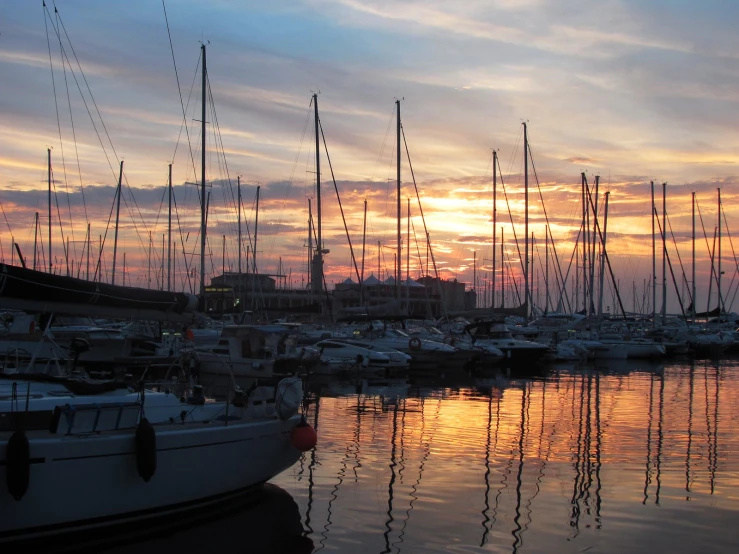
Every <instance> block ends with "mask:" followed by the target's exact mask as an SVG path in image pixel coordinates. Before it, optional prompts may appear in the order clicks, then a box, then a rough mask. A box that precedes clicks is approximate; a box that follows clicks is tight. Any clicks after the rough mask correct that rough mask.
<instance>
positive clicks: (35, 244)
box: [33, 212, 90, 278]
mask: <svg viewBox="0 0 739 554" xmlns="http://www.w3.org/2000/svg"><path fill="white" fill-rule="evenodd" d="M87 226H88V230H89V227H90V224H89V223H88V224H87ZM37 251H38V212H36V217H35V221H34V225H33V270H34V271H36V252H37ZM88 273H89V271H88ZM88 278H89V277H88Z"/></svg>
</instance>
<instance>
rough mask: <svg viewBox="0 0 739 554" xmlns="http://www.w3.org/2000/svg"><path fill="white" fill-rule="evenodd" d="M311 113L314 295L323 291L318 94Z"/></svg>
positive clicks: (315, 96) (314, 94)
mask: <svg viewBox="0 0 739 554" xmlns="http://www.w3.org/2000/svg"><path fill="white" fill-rule="evenodd" d="M313 112H314V113H313V120H314V123H315V132H316V217H317V218H318V224H317V226H316V235H317V240H318V244H316V252H315V256H314V257H313V271H312V278H313V281H312V282H311V283H312V284H311V286H312V288H313V292H314V293H320V292H321V290H323V235H322V218H321V143H320V132H321V120H320V119H319V116H318V93H313Z"/></svg>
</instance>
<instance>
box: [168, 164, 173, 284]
mask: <svg viewBox="0 0 739 554" xmlns="http://www.w3.org/2000/svg"><path fill="white" fill-rule="evenodd" d="M167 181H168V183H169V185H168V186H167V189H168V194H169V212H168V215H167V291H171V290H172V164H169V178H168V180H167Z"/></svg>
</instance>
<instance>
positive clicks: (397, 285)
mask: <svg viewBox="0 0 739 554" xmlns="http://www.w3.org/2000/svg"><path fill="white" fill-rule="evenodd" d="M395 107H396V110H397V112H396V115H397V118H396V132H397V138H396V140H397V144H398V151H397V173H398V179H397V181H398V183H397V187H398V190H397V206H398V209H397V216H398V237H397V239H398V265H397V268H396V271H397V273H396V274H395V297H396V298H397V300H398V301H400V277H401V275H402V270H401V260H402V259H403V258H402V257H401V255H400V254H401V251H402V248H403V247H402V245H401V243H400V240H401V237H400V217H401V215H400V100H399V99H398V100H396V101H395Z"/></svg>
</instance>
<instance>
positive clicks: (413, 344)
mask: <svg viewBox="0 0 739 554" xmlns="http://www.w3.org/2000/svg"><path fill="white" fill-rule="evenodd" d="M408 348H410V349H411V350H421V339H419V338H418V337H413V338H412V339H411V340H409V341H408Z"/></svg>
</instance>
